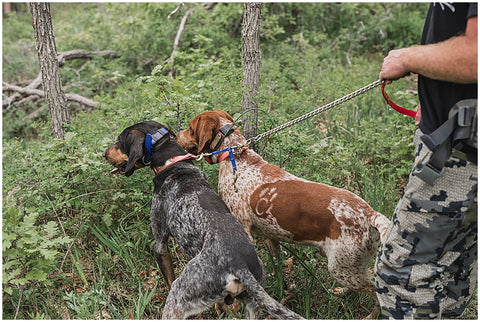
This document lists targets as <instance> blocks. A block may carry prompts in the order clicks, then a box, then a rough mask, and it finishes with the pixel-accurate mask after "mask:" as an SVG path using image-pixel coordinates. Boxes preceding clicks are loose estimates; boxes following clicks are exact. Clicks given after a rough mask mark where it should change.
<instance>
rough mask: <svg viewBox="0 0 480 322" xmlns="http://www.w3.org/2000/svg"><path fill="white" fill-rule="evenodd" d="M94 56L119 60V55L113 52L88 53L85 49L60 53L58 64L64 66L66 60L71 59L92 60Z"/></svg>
mask: <svg viewBox="0 0 480 322" xmlns="http://www.w3.org/2000/svg"><path fill="white" fill-rule="evenodd" d="M92 56H100V57H107V58H117V57H118V55H117V53H116V52H114V51H113V50H101V51H87V50H83V49H74V50H69V51H63V52H60V53H58V64H59V65H60V66H63V64H65V61H66V60H71V59H78V58H84V59H91V58H92Z"/></svg>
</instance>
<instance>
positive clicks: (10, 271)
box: [2, 207, 72, 294]
mask: <svg viewBox="0 0 480 322" xmlns="http://www.w3.org/2000/svg"><path fill="white" fill-rule="evenodd" d="M38 217H39V214H38V213H27V214H25V213H23V212H21V211H20V210H18V209H17V208H14V207H7V208H4V213H3V220H2V225H3V231H2V252H3V265H2V266H3V271H2V276H3V280H2V282H3V285H4V286H5V287H4V288H3V290H4V292H5V293H7V294H12V292H13V289H12V288H13V287H23V286H25V285H27V284H30V283H32V282H40V283H43V284H44V285H47V286H51V285H52V282H51V281H50V280H49V279H48V276H49V274H50V272H51V271H52V268H53V267H55V263H56V261H57V260H58V258H59V256H60V255H61V253H60V252H59V249H60V248H63V246H65V245H66V244H67V243H70V242H71V241H72V239H71V238H69V237H66V236H61V233H60V231H59V229H58V227H57V223H55V222H54V221H49V222H47V223H45V224H37V221H38Z"/></svg>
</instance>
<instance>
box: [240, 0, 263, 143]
mask: <svg viewBox="0 0 480 322" xmlns="http://www.w3.org/2000/svg"><path fill="white" fill-rule="evenodd" d="M262 5H263V4H262V3H253V2H247V3H245V4H244V9H245V11H244V15H243V25H242V61H243V87H244V90H243V94H242V111H247V110H250V109H254V110H252V111H250V112H249V113H247V114H245V117H244V118H243V133H244V135H245V137H246V138H251V137H254V136H255V135H256V134H257V123H258V111H257V110H256V109H257V108H258V97H257V96H258V89H259V84H260V65H261V60H262V54H261V52H260V23H261V15H262Z"/></svg>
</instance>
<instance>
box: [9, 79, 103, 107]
mask: <svg viewBox="0 0 480 322" xmlns="http://www.w3.org/2000/svg"><path fill="white" fill-rule="evenodd" d="M2 85H3V90H4V91H15V92H18V93H20V94H25V95H38V96H40V97H45V93H44V92H43V91H42V90H39V89H35V88H28V87H20V86H16V85H12V84H8V83H5V82H2ZM65 97H66V98H67V100H69V101H74V102H77V103H80V104H83V105H86V106H89V107H96V106H97V105H98V102H96V101H93V100H91V99H89V98H86V97H83V96H80V95H78V94H73V93H67V94H65Z"/></svg>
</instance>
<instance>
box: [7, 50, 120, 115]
mask: <svg viewBox="0 0 480 322" xmlns="http://www.w3.org/2000/svg"><path fill="white" fill-rule="evenodd" d="M93 56H100V57H107V58H117V57H118V55H117V53H116V52H114V51H113V50H100V51H91V52H90V51H87V50H84V49H75V50H69V51H63V52H59V53H58V57H57V59H58V64H59V66H63V65H64V64H65V62H66V61H67V60H72V59H79V58H84V59H91V58H92V57H93ZM7 85H8V84H7ZM40 85H42V73H41V72H40V73H39V74H38V76H37V77H36V78H35V79H34V80H33V81H32V82H31V83H30V84H28V85H27V86H26V87H19V86H15V85H10V86H14V87H16V88H21V89H22V92H20V91H17V90H14V89H11V90H13V91H16V92H17V93H15V94H13V95H12V96H10V97H7V98H5V99H3V100H2V107H3V108H7V109H8V107H9V106H11V105H12V104H13V103H15V102H16V101H18V100H20V99H21V98H22V97H23V94H25V95H38V94H37V92H35V91H34V92H31V91H32V90H36V89H37V88H38V87H40ZM4 86H5V83H4ZM10 88H12V87H10ZM3 90H6V89H5V88H3ZM40 92H41V93H43V91H40ZM66 95H67V99H69V100H71V101H77V102H79V103H82V104H84V105H87V106H96V104H97V102H95V101H92V100H89V99H88V98H85V97H82V96H80V95H76V94H66ZM68 95H70V96H72V95H73V98H68ZM41 96H42V97H43V94H42V95H41ZM85 100H88V101H85ZM92 102H93V103H95V105H91V104H92ZM86 103H88V104H86Z"/></svg>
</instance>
